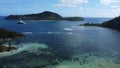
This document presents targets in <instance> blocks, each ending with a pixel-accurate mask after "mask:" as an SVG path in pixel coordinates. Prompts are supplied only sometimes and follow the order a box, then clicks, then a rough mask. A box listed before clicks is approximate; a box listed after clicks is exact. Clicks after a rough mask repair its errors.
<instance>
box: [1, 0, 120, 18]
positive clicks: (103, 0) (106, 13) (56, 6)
mask: <svg viewBox="0 0 120 68" xmlns="http://www.w3.org/2000/svg"><path fill="white" fill-rule="evenodd" d="M28 2H29V4H28ZM119 3H120V0H96V1H95V0H51V1H47V0H44V1H40V0H35V1H32V0H20V1H18V0H12V1H10V0H4V1H3V0H0V10H1V11H0V13H1V14H0V16H8V15H24V14H34V13H41V12H44V11H51V12H55V13H58V14H60V15H61V16H63V17H69V16H70V17H71V16H79V17H106V18H114V17H117V16H119V15H120V12H119V11H120V5H119ZM23 6H24V7H23ZM98 8H99V9H98Z"/></svg>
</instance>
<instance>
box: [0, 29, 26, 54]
mask: <svg viewBox="0 0 120 68" xmlns="http://www.w3.org/2000/svg"><path fill="white" fill-rule="evenodd" d="M20 37H24V35H23V34H19V33H17V32H14V31H10V30H6V29H3V28H0V52H6V51H11V50H16V49H17V48H16V47H15V46H12V45H11V43H9V44H8V45H5V43H6V42H10V41H12V40H13V39H16V38H20Z"/></svg>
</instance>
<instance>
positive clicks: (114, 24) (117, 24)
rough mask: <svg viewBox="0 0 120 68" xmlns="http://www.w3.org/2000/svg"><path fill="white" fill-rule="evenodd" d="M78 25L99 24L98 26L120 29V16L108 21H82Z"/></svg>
mask: <svg viewBox="0 0 120 68" xmlns="http://www.w3.org/2000/svg"><path fill="white" fill-rule="evenodd" d="M79 26H99V27H105V28H110V29H115V30H118V31H120V16H119V17H115V18H113V19H111V20H109V21H105V22H103V23H89V22H88V23H84V24H80V25H79Z"/></svg>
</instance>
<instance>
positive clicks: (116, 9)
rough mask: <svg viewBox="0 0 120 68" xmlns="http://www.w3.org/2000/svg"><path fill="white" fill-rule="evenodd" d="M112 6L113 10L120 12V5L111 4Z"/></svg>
mask: <svg viewBox="0 0 120 68" xmlns="http://www.w3.org/2000/svg"><path fill="white" fill-rule="evenodd" d="M110 7H111V8H112V12H114V13H117V14H120V6H117V5H111V6H110Z"/></svg>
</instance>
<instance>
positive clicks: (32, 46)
mask: <svg viewBox="0 0 120 68" xmlns="http://www.w3.org/2000/svg"><path fill="white" fill-rule="evenodd" d="M40 48H41V49H45V48H48V47H47V46H46V45H45V44H39V43H23V44H20V46H19V49H18V50H14V51H10V52H1V53H0V57H5V56H12V55H15V54H19V53H21V52H24V51H27V52H30V53H37V51H39V50H38V49H40Z"/></svg>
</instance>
